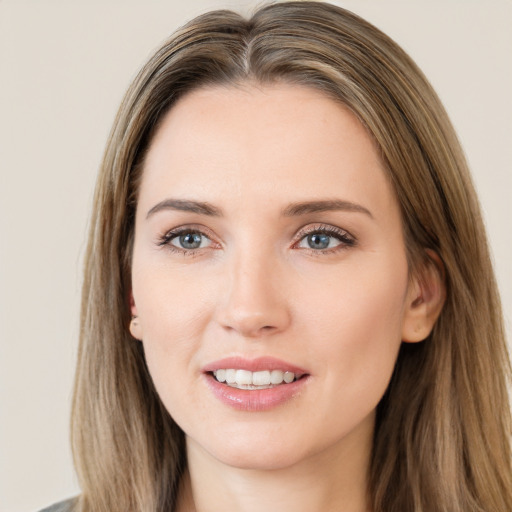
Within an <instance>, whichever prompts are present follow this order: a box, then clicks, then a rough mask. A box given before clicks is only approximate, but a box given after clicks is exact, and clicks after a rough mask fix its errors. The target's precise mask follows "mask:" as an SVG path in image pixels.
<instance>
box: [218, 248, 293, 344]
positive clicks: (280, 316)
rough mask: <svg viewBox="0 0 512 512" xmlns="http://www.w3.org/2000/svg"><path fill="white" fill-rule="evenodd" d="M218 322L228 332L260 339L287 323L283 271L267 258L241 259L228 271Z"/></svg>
mask: <svg viewBox="0 0 512 512" xmlns="http://www.w3.org/2000/svg"><path fill="white" fill-rule="evenodd" d="M228 275H229V277H228V279H227V282H226V283H225V285H226V287H225V288H224V293H223V300H222V301H220V305H219V307H218V312H217V319H218V322H219V323H220V325H221V326H222V327H223V328H224V329H225V330H227V331H231V332H236V333H238V334H239V335H241V336H243V337H244V338H259V337H262V336H268V335H271V334H276V333H279V332H282V331H284V330H285V329H286V328H287V327H288V325H289V324H290V319H291V315H290V310H289V307H288V302H289V301H288V299H289V298H288V297H287V291H286V289H285V288H284V283H283V272H282V271H281V270H280V266H279V265H277V264H276V262H275V261H272V259H271V258H270V257H268V255H257V254H252V255H250V256H248V257H243V256H240V257H239V258H238V259H237V261H236V262H234V264H233V265H232V267H231V271H230V272H228Z"/></svg>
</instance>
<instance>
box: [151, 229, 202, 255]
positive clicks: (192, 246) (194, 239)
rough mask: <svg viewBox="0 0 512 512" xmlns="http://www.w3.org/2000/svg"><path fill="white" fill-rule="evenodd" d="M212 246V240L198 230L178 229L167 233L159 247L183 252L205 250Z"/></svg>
mask: <svg viewBox="0 0 512 512" xmlns="http://www.w3.org/2000/svg"><path fill="white" fill-rule="evenodd" d="M211 244H212V241H211V239H210V238H209V237H208V236H206V235H205V234H204V233H202V232H201V231H198V230H196V229H190V228H189V229H176V230H172V231H169V232H167V233H166V234H165V235H164V236H163V237H162V238H161V240H160V242H159V245H166V246H168V247H169V248H170V249H173V250H178V251H181V252H186V251H195V250H198V249H204V248H206V247H209V246H210V245H211Z"/></svg>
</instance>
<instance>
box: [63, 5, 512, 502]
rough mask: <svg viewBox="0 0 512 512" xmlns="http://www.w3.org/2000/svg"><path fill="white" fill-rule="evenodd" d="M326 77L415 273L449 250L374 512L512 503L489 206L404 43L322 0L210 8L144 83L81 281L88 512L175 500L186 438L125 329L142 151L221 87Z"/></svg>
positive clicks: (81, 455) (129, 114) (80, 415)
mask: <svg viewBox="0 0 512 512" xmlns="http://www.w3.org/2000/svg"><path fill="white" fill-rule="evenodd" d="M247 80H251V81H255V82H257V83H262V84H268V83H273V82H276V81H281V82H286V83H293V84H302V85H304V86H307V87H313V88H315V89H317V90H319V91H322V92H323V93H324V94H327V95H329V97H331V98H333V99H334V100H335V101H340V102H342V103H343V104H345V105H346V106H347V107H348V108H350V109H351V110H352V111H353V112H354V113H355V114H356V115H357V117H358V118H359V119H360V121H361V122H362V123H363V125H364V126H365V127H366V129H367V130H368V132H369V133H370V135H371V136H372V137H373V139H374V140H375V143H376V145H377V147H378V149H379V151H380V154H381V158H382V161H383V162H384V165H385V167H386V169H387V171H388V174H389V178H390V180H391V182H392V183H393V186H394V189H395V191H396V196H397V199H398V202H399V205H400V208H401V212H402V219H403V226H404V233H405V238H406V245H407V250H408V258H409V264H410V269H411V272H415V271H416V270H417V269H418V268H419V266H421V265H423V264H424V263H425V262H426V261H427V260H428V254H432V252H435V253H436V254H437V255H438V256H439V258H440V259H441V260H442V262H443V265H444V271H445V281H446V302H445V306H444V308H443V311H442V313H441V315H440V317H439V319H438V321H437V323H436V325H435V327H434V330H433V332H432V333H431V335H430V336H429V337H428V339H427V340H425V341H424V342H422V343H419V344H403V346H402V348H401V351H400V353H399V357H398V360H397V363H396V368H395V371H394V374H393V377H392V380H391V383H390V386H389V388H388V390H387V392H386V394H385V396H384V398H383V399H382V401H381V403H380V404H379V407H378V411H377V422H376V430H375V439H374V447H373V453H372V460H371V474H370V480H369V481H370V489H369V495H370V499H371V504H372V510H373V512H439V511H444V512H477V511H478V512H483V511H486V512H491V511H492V512H496V511H500V512H509V511H510V510H512V470H511V457H510V455H511V454H510V443H509V441H510V431H511V423H510V412H509V402H508V396H507V379H508V377H509V372H510V368H509V363H508V356H507V350H506V343H505V336H504V329H503V322H502V317H501V309H500V301H499V297H498V294H497V288H496V283H495V279H494V275H493V270H492V266H491V262H490V259H489V253H488V247H487V242H486V235H485V231H484V227H483V223H482V219H481V216H480V209H479V204H478V201H477V198H476V195H475V192H474V188H473V185H472V182H471V178H470V176H469V173H468V169H467V165H466V162H465V159H464V155H463V153H462V151H461V148H460V145H459V143H458V140H457V137H456V135H455V133H454V130H453V128H452V126H451V124H450V121H449V120H448V118H447V115H446V113H445V110H444V109H443V107H442V105H441V103H440V101H439V99H438V97H437V96H436V94H435V92H434V91H433V90H432V88H431V86H430V85H429V83H428V82H427V80H426V79H425V77H424V76H423V74H422V73H421V71H420V70H419V69H418V68H417V66H416V65H415V64H414V63H413V62H412V60H411V59H410V58H409V57H408V56H407V55H406V54H405V53H404V51H403V50H402V49H401V48H399V47H398V46H397V45H396V44H395V43H394V42H393V41H392V40H391V39H390V38H389V37H387V36H386V35H384V34H383V33H382V32H380V31H379V30H378V29H376V28H375V27H373V26H372V25H370V24H369V23H367V22H366V21H364V20H362V19H361V18H359V17H357V16H356V15H354V14H352V13H350V12H348V11H346V10H343V9H341V8H338V7H335V6H333V5H329V4H325V3H320V2H284V3H277V4H271V5H266V6H264V7H262V8H260V9H259V10H258V11H257V12H256V13H255V14H254V15H253V16H252V17H251V18H250V19H244V18H242V17H241V16H239V15H237V14H235V13H233V12H229V11H215V12H210V13H208V14H205V15H203V16H200V17H198V18H196V19H194V20H192V21H191V22H190V23H188V24H187V25H186V26H185V27H183V28H182V29H181V30H179V31H178V32H177V33H176V34H175V35H174V36H173V37H172V38H171V39H170V40H169V41H167V42H166V43H165V44H164V45H163V46H162V47H161V48H160V49H159V50H158V51H157V52H156V53H155V55H154V56H153V57H152V58H151V59H150V60H149V62H148V63H147V64H146V65H145V66H144V68H143V69H142V70H141V71H140V73H139V74H138V76H137V77H136V79H135V81H134V82H133V84H132V85H131V87H130V88H129V90H128V92H127V94H126V96H125V98H124V100H123V102H122V105H121V107H120V109H119V112H118V115H117V117H116V120H115V122H114V126H113V129H112V132H111V135H110V138H109V141H108V144H107V148H106V151H105V155H104V159H103V163H102V166H101V169H100V174H99V178H98V182H97V188H96V193H95V202H94V211H93V216H92V220H91V227H90V235H89V244H88V248H87V255H86V263H85V280H84V285H83V297H82V315H81V338H80V348H79V357H78V368H77V374H76V382H75V394H74V401H73V415H72V442H73V450H74V456H75V461H76V466H77V471H78V475H79V480H80V483H81V486H82V490H83V494H82V495H81V497H80V499H79V508H80V510H82V511H84V512H86V511H87V512H100V511H101V512H107V511H108V512H110V511H112V510H123V511H130V512H136V511H138V512H143V511H144V512H148V511H159V512H163V511H169V510H172V509H173V508H174V506H175V503H176V496H177V489H178V484H179V481H180V476H181V474H182V472H183V470H184V468H185V465H186V458H185V453H184V439H183V433H182V432H181V430H180V429H179V427H178V426H177V425H176V424H175V423H174V421H173V420H172V418H171V417H170V416H169V414H168V413H167V411H166V410H165V408H164V407H163V405H162V403H161V402H160V399H159V397H158V395H157V393H156V391H155V389H154V387H153V384H152V381H151V378H150V375H149V374H148V371H147V368H146V364H145V361H144V354H143V351H142V345H141V343H140V342H138V341H136V340H134V339H133V338H132V337H131V336H130V334H129V331H128V324H129V321H130V309H129V303H128V297H129V292H130V258H131V249H132V239H133V231H134V213H135V207H136V200H137V190H138V184H139V181H140V175H141V172H142V167H143V161H144V155H145V152H146V150H147V148H148V144H149V142H150V140H151V137H152V135H153V134H154V132H155V130H156V129H157V127H158V125H159V121H160V120H161V119H162V116H163V115H164V113H165V112H166V111H167V110H168V109H169V108H171V107H172V105H173V104H174V103H175V102H176V100H177V99H178V98H180V97H181V96H182V95H183V94H185V93H187V92H189V91H191V90H193V89H195V88H198V87H200V86H205V85H209V84H237V83H241V82H243V81H247Z"/></svg>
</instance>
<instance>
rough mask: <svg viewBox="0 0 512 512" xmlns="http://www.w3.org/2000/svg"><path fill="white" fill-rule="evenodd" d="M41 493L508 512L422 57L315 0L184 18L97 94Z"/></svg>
mask: <svg viewBox="0 0 512 512" xmlns="http://www.w3.org/2000/svg"><path fill="white" fill-rule="evenodd" d="M82 308H83V309H82V331H81V332H82V336H81V343H80V350H79V362H78V369H77V377H76V387H75V396H74V409H73V431H72V434H73V449H74V453H75V459H76V465H77V470H78V475H79V479H80V482H81V486H82V490H83V494H82V495H81V496H80V497H79V498H78V499H77V500H76V501H75V502H72V503H67V504H61V505H59V506H58V507H61V508H56V509H54V510H61V509H62V510H71V509H72V507H74V508H73V509H74V510H82V511H84V512H85V511H107V510H109V511H110V510H130V511H132V510H133V511H136V510H140V511H149V510H158V511H168V510H174V511H178V512H184V511H192V510H197V511H198V512H201V511H210V510H223V509H228V510H240V511H252V510H256V509H258V510H259V509H261V508H262V507H265V505H269V506H270V505H273V506H275V505H278V506H280V508H281V509H283V510H299V511H300V510H304V511H305V510H323V511H328V510H343V511H347V512H352V511H354V512H363V511H372V512H381V511H382V512H384V511H385V512H394V511H396V512H403V511H415V512H419V511H422V512H426V511H439V510H446V511H454V512H455V511H460V512H462V511H464V512H467V511H496V510H497V511H503V512H505V511H508V510H511V509H512V483H511V467H510V446H509V435H510V414H509V408H508V397H507V390H506V379H507V377H508V375H509V364H508V359H507V353H506V344H505V340H504V333H503V326H502V319H501V314H500V305H499V298H498V295H497V291H496V285H495V281H494V277H493V272H492V268H491V264H490V260H489V254H488V249H487V244H486V242H485V233H484V228H483V224H482V220H481V217H480V214H479V207H478V202H477V199H476V196H475V192H474V189H473V186H472V184H471V179H470V177H469V174H468V171H467V166H466V164H465V161H464V157H463V154H462V151H461V149H460V147H459V145H458V142H457V139H456V136H455V134H454V132H453V129H452V127H451V125H450V122H449V120H448V119H447V117H446V114H445V112H444V110H443V108H442V106H441V104H440V102H439V100H438V98H437V96H436V95H435V93H434V92H433V91H432V89H431V87H430V86H429V84H428V82H427V81H426V79H425V78H424V77H423V75H422V74H421V72H420V71H419V70H418V68H417V67H416V66H415V65H414V63H413V62H412V61H411V60H410V58H409V57H408V56H407V55H406V54H404V52H403V51H402V50H401V49H400V48H398V47H397V45H396V44H395V43H394V42H392V41H391V40H390V39H389V38H388V37H387V36H385V35H384V34H382V33H381V32H380V31H378V30H377V29H376V28H375V27H373V26H371V25H369V24H368V23H367V22H365V21H363V20H361V19H360V18H358V17H356V16H355V15H353V14H351V13H349V12H347V11H344V10H342V9H339V8H337V7H334V6H331V5H328V4H323V3H316V2H289V3H281V4H276V5H269V6H265V7H263V8H261V9H260V10H259V11H257V12H256V13H255V14H254V16H253V17H252V18H251V19H250V20H245V19H243V18H241V17H240V16H238V15H236V14H234V13H231V12H226V11H222V12H212V13H209V14H206V15H204V16H201V17H199V18H196V19H195V20H193V21H192V22H190V23H189V24H188V25H187V26H185V27H184V28H183V29H182V30H180V31H179V32H178V33H176V34H175V35H174V37H173V38H171V40H170V41H169V42H167V43H166V44H165V45H164V46H163V47H162V48H161V49H160V50H159V51H158V52H157V53H156V54H155V55H154V56H153V57H152V58H151V59H150V61H149V62H148V63H147V65H146V66H145V67H144V69H143V70H142V71H141V72H140V74H139V75H138V77H137V78H136V80H135V81H134V83H133V84H132V86H131V88H130V89H129V91H128V93H127V95H126V97H125V99H124V101H123V104H122V106H121V108H120V111H119V113H118V116H117V119H116V121H115V124H114V128H113V130H112V134H111V137H110V140H109V143H108V145H107V150H106V153H105V157H104V162H103V165H102V169H101V172H100V176H99V179H98V184H97V190H96V198H95V209H94V213H93V219H92V223H91V234H90V239H89V246H88V252H87V258H86V271H85V281H84V289H83V302H82Z"/></svg>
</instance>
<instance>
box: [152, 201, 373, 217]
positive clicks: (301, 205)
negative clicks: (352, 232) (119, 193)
mask: <svg viewBox="0 0 512 512" xmlns="http://www.w3.org/2000/svg"><path fill="white" fill-rule="evenodd" d="M162 210H176V211H181V212H192V213H197V214H199V215H207V216H209V217H222V215H223V214H222V210H221V209H220V208H217V207H216V206H214V205H212V204H211V203H208V202H204V201H192V200H189V199H164V200H163V201H160V202H159V203H157V204H156V205H155V206H153V207H152V208H151V209H150V210H149V211H148V213H147V215H146V218H148V217H150V216H151V215H153V214H155V213H157V212H159V211H162ZM328 211H345V212H356V213H364V214H366V215H368V216H369V217H370V218H372V219H373V215H372V214H371V212H370V210H368V209H367V208H365V207H364V206H361V205H360V204H357V203H352V202H350V201H342V200H340V199H328V200H318V201H302V202H297V203H291V204H290V205H288V206H287V207H286V208H285V209H284V210H282V212H281V215H282V216H283V217H298V216H300V215H307V214H310V213H319V212H328Z"/></svg>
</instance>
